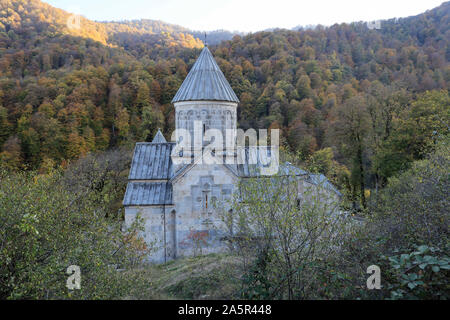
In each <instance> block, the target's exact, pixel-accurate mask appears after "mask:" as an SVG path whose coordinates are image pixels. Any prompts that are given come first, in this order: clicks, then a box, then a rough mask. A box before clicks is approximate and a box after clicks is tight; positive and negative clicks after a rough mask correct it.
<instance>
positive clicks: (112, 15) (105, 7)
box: [44, 0, 444, 32]
mask: <svg viewBox="0 0 450 320" xmlns="http://www.w3.org/2000/svg"><path fill="white" fill-rule="evenodd" d="M44 2H47V3H49V4H51V5H53V6H55V7H58V8H61V9H64V10H67V11H70V12H73V13H78V14H81V15H83V16H85V17H86V18H89V19H92V20H97V21H104V20H115V21H117V20H132V19H153V20H162V21H164V22H168V23H173V24H177V25H180V26H183V27H186V28H189V29H192V30H205V31H210V30H217V29H225V30H230V31H244V32H250V31H251V32H255V31H260V30H264V29H268V28H277V27H278V28H288V29H290V28H293V27H295V26H298V25H302V26H305V25H311V24H312V25H316V24H322V25H325V26H328V25H332V24H334V23H340V22H353V21H373V20H379V19H389V18H400V17H408V16H411V15H417V14H419V13H422V12H425V11H426V10H429V9H433V8H435V7H437V6H439V5H440V4H441V3H443V2H444V1H443V0H308V1H305V0H221V1H217V0H126V1H122V0H44Z"/></svg>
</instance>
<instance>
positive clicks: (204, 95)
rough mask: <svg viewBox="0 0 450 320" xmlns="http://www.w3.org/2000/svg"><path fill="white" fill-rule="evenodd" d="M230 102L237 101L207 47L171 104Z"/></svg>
mask: <svg viewBox="0 0 450 320" xmlns="http://www.w3.org/2000/svg"><path fill="white" fill-rule="evenodd" d="M202 100H212V101H230V102H236V103H239V99H238V97H237V96H236V94H235V93H234V91H233V89H232V88H231V86H230V84H229V83H228V81H227V79H226V78H225V76H224V75H223V73H222V71H221V70H220V68H219V66H218V65H217V63H216V60H214V57H213V56H212V54H211V52H210V51H209V49H208V47H205V48H204V49H203V51H202V52H201V54H200V56H199V57H198V59H197V61H196V62H195V64H194V66H193V67H192V69H191V71H190V72H189V74H188V75H187V77H186V79H185V80H184V82H183V84H182V85H181V87H180V89H179V90H178V92H177V94H176V95H175V97H174V98H173V100H172V103H175V102H181V101H202Z"/></svg>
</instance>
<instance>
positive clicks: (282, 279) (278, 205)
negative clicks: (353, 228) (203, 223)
mask: <svg viewBox="0 0 450 320" xmlns="http://www.w3.org/2000/svg"><path fill="white" fill-rule="evenodd" d="M300 189H301V190H302V191H301V197H299V192H300V191H299V190H300ZM237 194H238V195H237V196H235V197H234V198H233V199H232V200H230V203H228V204H225V205H224V206H222V205H220V207H225V208H228V207H230V208H231V210H229V211H227V212H223V214H222V217H223V221H224V223H225V224H226V225H227V226H228V228H229V234H228V235H227V238H228V239H230V247H231V249H232V252H233V253H234V254H236V255H238V256H239V257H240V259H241V263H242V264H241V268H242V271H241V273H242V275H243V276H242V279H241V291H240V296H241V297H242V298H247V299H305V298H311V297H312V296H313V295H314V291H315V288H314V287H313V286H312V283H313V282H314V279H315V276H316V273H315V271H316V269H315V268H314V265H315V264H316V263H317V262H318V261H319V260H320V259H323V258H325V257H326V256H327V255H330V254H335V253H336V252H338V251H339V249H338V246H337V245H336V244H337V243H340V241H341V240H342V238H343V237H344V235H345V234H346V231H345V230H347V231H350V230H349V229H347V226H348V225H347V223H346V221H345V219H344V216H343V215H341V214H339V209H338V208H339V197H338V196H337V195H336V194H334V193H333V191H330V190H326V189H325V187H324V186H323V185H321V184H320V183H318V184H309V183H306V182H305V183H300V185H299V182H298V180H297V177H295V176H291V175H287V176H273V177H268V178H264V179H253V178H248V179H243V180H242V181H241V182H240V184H239V192H237Z"/></svg>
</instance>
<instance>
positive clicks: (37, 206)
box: [0, 171, 147, 299]
mask: <svg viewBox="0 0 450 320" xmlns="http://www.w3.org/2000/svg"><path fill="white" fill-rule="evenodd" d="M93 173H94V174H95V172H93ZM0 177H1V179H0V220H1V221H2V224H3V227H2V228H1V230H0V241H1V243H2V247H1V250H0V298H1V299H108V298H109V299H115V298H116V299H117V298H122V297H124V296H126V295H129V294H130V293H131V292H132V291H133V290H134V289H133V287H134V286H139V282H137V278H136V277H135V276H133V274H128V275H127V276H124V275H123V273H121V272H119V271H118V269H124V270H130V268H132V267H133V266H134V265H136V263H138V262H139V261H140V259H141V258H142V255H143V254H145V253H146V252H147V249H146V248H145V247H143V246H142V245H141V243H140V241H139V239H138V238H137V237H136V231H138V230H139V228H140V225H139V224H138V223H137V224H136V225H134V226H133V227H132V228H130V229H129V230H126V232H125V233H122V230H121V227H122V226H121V223H120V221H119V220H117V219H114V218H107V217H106V216H107V215H106V212H105V209H106V208H108V207H109V206H108V205H107V202H108V201H109V200H108V197H106V193H104V192H101V191H100V192H96V191H94V190H92V189H91V188H86V187H83V186H82V185H78V188H76V187H75V185H72V186H70V187H71V189H72V190H71V191H69V190H68V186H67V185H66V184H65V183H64V181H63V179H62V175H61V173H60V172H55V171H53V172H52V173H50V174H48V175H38V174H35V173H16V174H11V173H7V172H5V171H1V172H0ZM96 182H98V180H97V178H96V177H95V176H91V183H94V184H95V183H96ZM73 191H75V192H73ZM71 265H77V266H79V267H80V268H81V290H75V291H70V290H68V289H67V288H66V281H67V277H68V276H67V275H66V270H67V268H68V267H69V266H71ZM140 283H142V282H140Z"/></svg>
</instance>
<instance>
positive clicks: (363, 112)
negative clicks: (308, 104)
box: [333, 95, 369, 208]
mask: <svg viewBox="0 0 450 320" xmlns="http://www.w3.org/2000/svg"><path fill="white" fill-rule="evenodd" d="M366 106H367V103H366V100H365V99H364V97H362V96H360V95H358V96H356V97H353V98H350V99H348V100H347V101H346V103H345V104H344V105H343V106H342V107H340V108H338V109H337V110H336V114H337V120H336V122H335V123H334V124H333V132H334V133H335V134H336V135H335V137H333V139H337V141H336V142H337V143H338V144H339V145H340V148H341V150H342V152H343V153H344V154H345V155H348V156H350V157H351V158H350V160H351V162H350V165H351V167H352V180H353V183H354V185H355V186H357V190H358V192H357V193H356V192H355V194H358V195H359V199H360V201H361V205H362V206H363V208H365V207H366V195H365V190H366V187H365V179H366V168H365V164H364V158H363V157H364V152H365V149H366V137H367V133H368V131H369V126H368V114H367V107H366Z"/></svg>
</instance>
